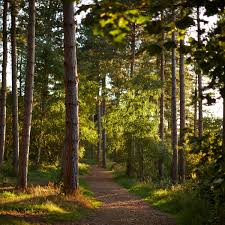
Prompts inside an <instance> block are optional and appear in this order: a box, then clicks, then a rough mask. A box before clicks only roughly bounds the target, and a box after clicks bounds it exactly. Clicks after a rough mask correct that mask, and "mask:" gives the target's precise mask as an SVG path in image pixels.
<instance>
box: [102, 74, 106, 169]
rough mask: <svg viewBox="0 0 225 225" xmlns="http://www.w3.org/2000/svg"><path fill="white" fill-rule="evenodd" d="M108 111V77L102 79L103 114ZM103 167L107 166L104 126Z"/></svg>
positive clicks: (104, 131)
mask: <svg viewBox="0 0 225 225" xmlns="http://www.w3.org/2000/svg"><path fill="white" fill-rule="evenodd" d="M105 113H106V78H105V77H104V78H103V79H102V116H104V115H105ZM102 167H103V168H106V129H105V127H102Z"/></svg>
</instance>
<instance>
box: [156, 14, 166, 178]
mask: <svg viewBox="0 0 225 225" xmlns="http://www.w3.org/2000/svg"><path fill="white" fill-rule="evenodd" d="M161 21H162V23H163V21H164V18H163V12H161ZM161 38H162V40H161V45H162V52H161V56H160V79H161V82H162V89H161V96H160V123H159V136H160V139H161V141H162V142H164V85H165V84H164V83H165V53H164V49H163V44H164V40H165V33H164V30H162V37H161ZM158 169H159V178H162V177H163V156H161V157H160V159H159V162H158Z"/></svg>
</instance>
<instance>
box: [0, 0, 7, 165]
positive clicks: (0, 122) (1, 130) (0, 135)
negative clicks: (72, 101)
mask: <svg viewBox="0 0 225 225" xmlns="http://www.w3.org/2000/svg"><path fill="white" fill-rule="evenodd" d="M7 11H8V0H4V9H3V61H2V90H1V101H0V103H1V106H0V165H1V164H2V162H3V160H4V153H5V129H6V69H7V55H8V54H7V51H8V50H7Z"/></svg>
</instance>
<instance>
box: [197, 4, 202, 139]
mask: <svg viewBox="0 0 225 225" xmlns="http://www.w3.org/2000/svg"><path fill="white" fill-rule="evenodd" d="M197 27H198V45H200V43H201V26H200V9H199V6H198V7H197ZM198 108H199V110H198V134H199V137H202V135H203V113H202V73H201V71H199V72H198Z"/></svg>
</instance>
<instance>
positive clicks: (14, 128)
mask: <svg viewBox="0 0 225 225" xmlns="http://www.w3.org/2000/svg"><path fill="white" fill-rule="evenodd" d="M16 3H17V2H16V0H15V1H12V3H11V48H12V49H11V58H12V136H13V168H14V172H15V174H16V175H18V172H19V122H18V89H17V51H16V15H17V12H16Z"/></svg>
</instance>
